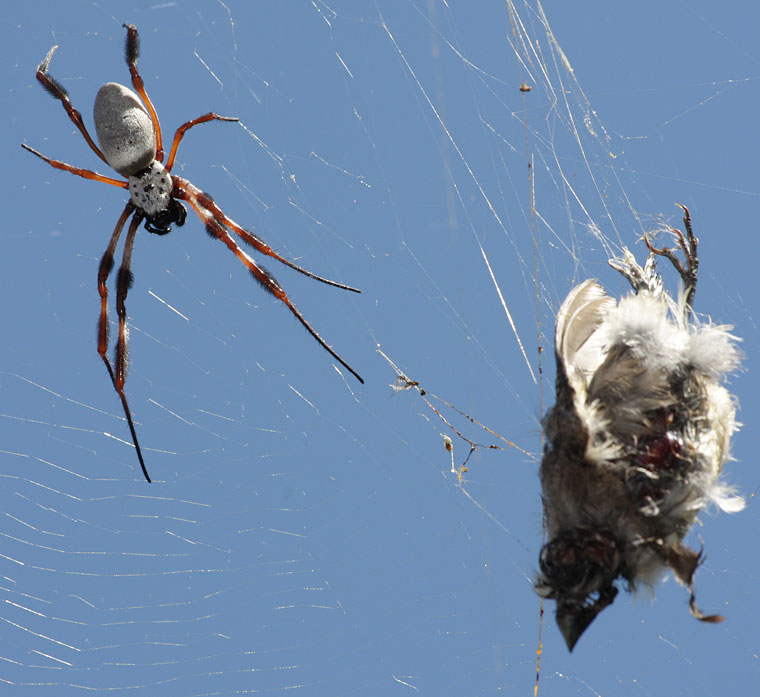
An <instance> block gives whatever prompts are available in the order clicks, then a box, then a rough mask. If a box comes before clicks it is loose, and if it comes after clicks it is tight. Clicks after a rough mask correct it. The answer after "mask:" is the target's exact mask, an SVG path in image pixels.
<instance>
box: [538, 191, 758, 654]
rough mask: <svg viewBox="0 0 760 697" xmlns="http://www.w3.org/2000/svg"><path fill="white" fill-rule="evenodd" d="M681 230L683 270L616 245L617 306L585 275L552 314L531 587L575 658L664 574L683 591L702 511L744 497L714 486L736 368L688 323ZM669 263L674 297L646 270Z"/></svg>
mask: <svg viewBox="0 0 760 697" xmlns="http://www.w3.org/2000/svg"><path fill="white" fill-rule="evenodd" d="M682 208H683V211H684V225H685V227H686V236H684V235H683V233H681V232H680V231H679V230H675V229H673V230H672V232H673V233H674V234H675V236H676V239H677V241H678V245H679V247H680V249H681V251H682V252H683V253H684V255H685V257H686V261H685V263H682V262H681V261H680V259H678V257H677V256H676V254H675V252H674V251H673V250H671V249H668V248H663V249H656V248H655V247H653V246H652V245H651V244H650V243H649V241H648V240H647V246H648V247H649V250H650V256H649V258H648V259H647V262H646V264H645V266H644V267H643V268H642V267H641V266H639V265H638V264H637V263H636V260H635V259H634V257H633V255H632V254H631V253H630V252H629V251H628V250H624V256H623V258H622V259H617V260H613V261H612V262H610V263H611V265H612V266H613V268H615V269H616V270H618V271H619V272H620V273H621V274H622V275H623V276H624V277H625V278H626V279H627V280H628V281H629V282H630V283H631V285H632V287H633V293H631V294H629V295H628V296H627V297H624V298H623V299H621V300H620V301H619V302H616V301H615V300H613V299H612V298H610V297H608V296H607V294H606V293H605V292H604V290H603V289H602V288H601V287H600V286H599V285H598V284H597V283H596V282H595V281H593V280H588V281H584V282H583V283H581V284H580V285H578V286H576V287H575V288H574V289H573V290H572V291H570V294H569V295H568V296H567V299H566V300H565V301H564V302H563V303H562V307H561V308H560V310H559V313H558V314H557V325H556V336H555V351H556V360H557V384H556V392H557V401H556V404H555V406H554V407H553V408H552V409H550V410H549V411H548V413H547V414H546V416H545V418H544V422H543V426H544V432H545V434H546V448H545V452H544V457H543V460H542V463H541V470H540V475H541V486H542V496H543V503H544V514H545V516H546V521H547V524H548V542H547V544H546V545H545V546H544V547H543V549H542V550H541V556H540V569H541V571H540V574H539V576H538V578H537V580H536V591H537V592H538V593H539V594H540V595H542V596H543V597H545V598H551V599H554V600H555V601H556V603H557V608H556V620H557V624H558V626H559V629H560V631H561V633H562V635H563V637H564V639H565V641H566V643H567V646H568V648H569V649H570V650H571V651H572V649H573V647H574V646H575V644H576V642H577V641H578V639H579V638H580V636H581V635H582V634H583V632H584V631H585V630H586V629H587V628H588V626H589V625H590V624H591V622H593V620H594V618H595V617H596V616H597V615H598V614H599V613H600V612H601V611H602V610H603V609H604V608H605V607H607V606H608V605H610V604H612V602H613V600H614V599H615V596H616V595H617V593H618V589H617V588H616V587H615V582H616V580H617V579H622V580H623V581H624V582H625V583H626V584H627V588H628V590H629V591H633V590H636V589H637V588H639V587H640V586H642V585H643V586H645V587H649V588H651V587H653V585H654V583H655V582H656V581H657V580H658V578H659V577H660V576H661V575H662V574H663V572H665V571H667V570H670V571H672V572H673V574H674V576H675V578H676V579H677V580H678V581H680V582H681V583H682V584H683V585H685V586H686V587H687V588H688V589H689V591H690V593H691V597H690V601H689V605H690V609H691V612H692V614H693V615H694V616H695V617H696V618H697V619H699V620H702V621H705V622H719V621H721V620H722V617H720V616H719V615H709V616H708V615H704V614H703V613H702V612H701V611H700V610H699V609H698V608H697V606H696V603H695V599H694V590H693V583H694V572H695V571H696V569H697V567H698V566H699V564H700V562H701V560H702V554H701V552H695V551H694V550H692V549H689V548H688V547H687V546H686V545H684V544H683V538H684V536H685V535H686V533H687V532H688V530H689V528H690V527H691V525H692V524H693V523H694V521H695V519H696V516H697V514H698V513H699V511H700V510H701V509H702V508H704V507H705V506H706V505H707V504H709V503H713V504H715V505H717V506H718V507H719V508H720V509H722V510H723V511H726V512H736V511H739V510H741V509H742V508H743V507H744V500H743V499H742V498H741V497H740V496H737V495H735V494H734V492H733V490H732V489H731V488H730V487H728V486H726V485H725V484H722V483H721V482H720V481H719V477H720V474H721V471H722V469H723V465H724V464H725V462H726V461H727V460H728V459H729V454H730V445H731V437H732V435H733V433H734V432H735V430H736V428H737V426H736V421H735V412H736V405H735V400H734V398H733V397H732V396H731V395H730V394H729V392H728V390H727V389H726V388H725V386H724V385H723V378H724V376H725V375H726V374H727V373H730V372H732V371H734V370H735V369H736V368H737V367H738V364H739V352H738V350H737V348H736V341H737V340H736V338H735V337H734V336H732V335H731V333H730V330H731V327H728V326H717V325H713V324H710V323H709V322H701V321H699V320H697V318H696V317H695V316H694V313H693V311H692V302H693V298H694V292H695V290H696V282H697V265H698V259H697V239H696V237H695V236H694V234H693V232H692V227H691V218H690V215H689V211H688V210H687V209H686V208H685V207H683V206H682ZM657 256H664V257H666V258H667V259H668V260H669V261H670V262H671V263H672V264H673V266H674V267H675V268H676V270H677V271H678V273H679V274H680V276H681V279H682V282H683V284H684V289H683V293H682V295H681V296H680V297H679V300H678V301H676V300H674V299H673V298H672V297H671V296H670V295H668V294H667V293H666V292H665V289H664V287H663V283H662V279H661V277H660V276H659V275H658V274H657V273H656V271H655V259H656V257H657Z"/></svg>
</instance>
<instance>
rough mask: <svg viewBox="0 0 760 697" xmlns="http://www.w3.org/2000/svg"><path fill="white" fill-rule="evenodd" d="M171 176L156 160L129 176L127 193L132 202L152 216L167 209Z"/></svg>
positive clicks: (169, 198) (169, 199) (169, 200)
mask: <svg viewBox="0 0 760 697" xmlns="http://www.w3.org/2000/svg"><path fill="white" fill-rule="evenodd" d="M171 192H172V178H171V175H170V174H169V172H167V171H166V167H164V166H163V165H162V164H161V163H160V162H159V161H158V160H153V162H152V163H151V164H150V166H149V167H148V168H147V169H145V170H143V171H142V172H140V173H139V174H135V175H133V176H131V177H130V178H129V193H130V195H131V196H132V203H134V204H135V205H136V206H137V207H138V208H140V209H141V210H143V211H145V214H146V215H147V217H148V218H153V217H155V216H156V215H158V214H159V213H162V212H163V211H165V210H167V209H168V208H169V204H170V202H171Z"/></svg>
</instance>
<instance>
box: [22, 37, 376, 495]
mask: <svg viewBox="0 0 760 697" xmlns="http://www.w3.org/2000/svg"><path fill="white" fill-rule="evenodd" d="M124 28H125V29H126V30H127V38H126V62H127V66H128V67H129V72H130V75H131V76H132V86H133V87H134V88H135V90H136V91H137V94H135V92H133V91H132V90H130V89H129V88H127V87H125V86H124V85H120V84H118V83H116V82H108V83H106V84H105V85H103V86H102V87H101V88H100V90H98V94H97V95H96V97H95V106H94V121H95V131H96V132H97V136H98V142H99V143H100V147H98V146H97V145H95V143H94V142H93V140H92V138H91V137H90V134H89V133H88V132H87V128H86V127H85V125H84V122H83V121H82V116H81V114H80V113H79V112H78V111H77V110H76V109H75V108H74V107H73V106H72V104H71V100H70V99H69V96H68V93H67V92H66V89H65V88H64V87H63V86H62V85H61V84H60V83H59V82H57V81H56V80H55V79H54V78H53V77H51V76H50V75H49V74H48V68H49V66H50V60H51V58H52V57H53V53H55V51H56V49H57V48H58V46H53V47H52V48H51V49H50V51H48V54H47V56H45V60H43V61H42V63H40V65H39V67H38V68H37V80H39V82H40V83H41V84H42V86H43V87H44V88H45V90H47V91H48V92H49V93H50V94H51V95H52V96H53V97H54V98H55V99H58V100H59V101H60V102H61V104H62V105H63V108H64V109H65V110H66V113H67V114H68V115H69V118H70V119H71V120H72V121H73V122H74V124H75V125H76V127H77V128H78V129H79V131H80V133H81V134H82V136H83V137H84V139H85V140H86V141H87V144H88V145H89V146H90V148H91V149H92V150H93V152H94V153H95V154H96V155H97V156H98V157H99V158H100V159H101V160H103V162H105V163H106V164H107V165H108V166H109V167H111V168H112V169H114V170H115V171H116V172H118V173H119V174H121V175H122V176H123V177H125V180H122V179H112V178H111V177H106V176H103V175H102V174H98V173H97V172H93V171H92V170H89V169H82V168H80V167H74V166H72V165H69V164H66V163H65V162H61V161H59V160H52V159H50V158H49V157H46V156H45V155H43V154H41V153H39V152H37V151H36V150H34V149H33V148H30V147H29V146H28V145H23V144H22V147H23V148H25V149H26V150H28V151H29V152H31V153H33V154H34V155H37V157H39V158H41V159H43V160H44V161H45V162H47V163H48V164H49V165H51V166H52V167H55V168H56V169H62V170H65V171H67V172H71V173H72V174H76V175H77V176H80V177H84V178H85V179H93V180H95V181H99V182H103V183H104V184H111V185H112V186H117V187H119V188H121V189H128V190H129V194H130V200H129V201H128V202H127V204H126V206H125V207H124V210H123V211H122V213H121V215H120V216H119V220H118V221H117V222H116V228H115V229H114V231H113V234H112V235H111V240H110V242H109V243H108V247H107V248H106V251H105V253H104V254H103V257H102V258H101V260H100V266H99V267H98V293H99V294H100V319H99V321H98V353H99V354H100V357H101V358H102V359H103V362H104V363H105V365H106V368H107V369H108V374H109V375H110V377H111V381H112V382H113V386H114V388H115V389H116V392H117V393H118V394H119V398H120V399H121V404H122V407H123V408H124V414H125V416H126V418H127V423H128V424H129V430H130V433H131V434H132V442H133V443H134V446H135V450H136V451H137V458H138V460H139V461H140V467H142V471H143V474H144V475H145V479H147V480H148V481H149V482H150V481H151V479H150V476H149V475H148V470H147V468H146V467H145V461H144V460H143V455H142V451H141V450H140V443H139V441H138V439H137V432H136V430H135V425H134V421H133V420H132V414H131V412H130V409H129V404H128V403H127V397H126V395H125V393H124V382H125V380H126V370H127V353H128V350H127V330H126V324H127V312H126V308H125V302H126V299H127V292H128V291H129V288H130V287H131V285H132V281H133V276H132V272H131V271H130V263H131V258H132V247H133V246H134V241H135V234H136V233H137V229H138V227H139V226H140V223H141V222H143V221H145V229H146V230H147V231H148V232H152V233H154V234H157V235H165V234H167V233H168V232H171V229H172V228H171V226H172V223H176V224H177V225H183V224H184V222H185V218H186V216H187V209H186V208H185V205H184V204H183V203H182V201H185V202H186V203H187V204H189V205H190V207H191V208H192V209H193V210H194V211H195V213H196V214H197V215H198V217H199V218H200V219H201V221H202V222H203V223H204V225H205V226H206V232H207V233H208V234H209V235H210V236H211V237H212V238H214V239H218V240H220V241H221V242H223V243H224V244H225V245H226V246H227V248H228V249H229V250H230V251H231V252H232V253H233V254H234V255H235V256H236V257H237V258H238V259H239V260H240V261H241V262H242V263H243V264H244V265H245V266H246V267H247V268H248V270H249V271H250V272H251V275H252V276H253V277H254V279H256V281H258V282H259V283H260V284H261V286H262V287H263V288H264V290H266V291H268V292H269V293H271V294H272V295H274V296H275V297H276V298H277V299H278V300H281V301H282V302H283V303H285V305H286V306H287V307H288V309H289V310H290V311H291V312H292V313H293V314H294V315H295V317H296V318H297V319H298V321H299V322H300V323H301V324H302V325H303V326H304V327H305V328H306V330H307V331H308V332H309V333H310V334H311V335H312V336H313V337H314V338H315V339H316V340H317V342H319V344H320V345H321V346H322V348H324V349H325V350H326V351H327V352H328V353H330V355H331V356H332V357H333V358H335V359H336V360H337V361H338V362H339V363H340V364H341V365H342V366H343V367H345V368H346V369H347V370H348V371H349V372H350V373H351V374H352V375H353V376H354V377H355V378H356V379H357V380H358V381H359V382H361V383H364V380H363V379H362V378H361V376H360V375H359V374H358V373H357V372H356V371H355V370H354V369H353V368H352V367H351V366H350V365H349V364H348V363H346V361H344V360H343V359H342V358H341V357H340V356H339V355H338V353H337V352H336V351H335V350H333V348H332V347H330V346H329V345H328V344H327V342H326V341H325V340H324V339H323V338H322V337H321V336H320V335H319V334H318V333H317V332H316V330H315V329H314V328H313V327H312V326H311V324H309V322H307V321H306V318H305V317H304V316H303V315H302V314H301V313H300V312H299V310H298V309H297V308H296V307H295V305H294V304H293V303H292V301H291V300H290V298H289V297H288V295H287V294H286V293H285V291H284V290H283V288H282V286H280V284H279V283H278V282H277V281H276V280H275V279H274V277H273V276H272V274H270V273H269V271H267V270H266V269H265V268H264V267H262V266H261V265H259V264H258V263H257V262H256V261H255V260H254V259H253V258H252V257H250V256H249V255H248V254H246V252H245V251H243V249H241V248H240V246H239V245H238V243H237V242H236V240H235V238H234V237H233V235H232V233H235V234H237V235H238V236H239V237H240V239H242V240H243V242H245V243H246V244H249V245H251V246H252V247H253V248H254V249H255V250H257V251H258V252H261V253H262V254H265V255H267V256H270V257H272V258H274V259H276V260H277V261H279V262H281V263H283V264H285V265H286V266H289V267H290V268H292V269H295V270H296V271H298V272H299V273H302V274H304V275H306V276H308V277H309V278H313V279H315V280H317V281H321V282H322V283H326V284H328V285H331V286H336V287H338V288H342V289H344V290H350V291H353V292H354V293H359V292H361V291H359V290H358V289H356V288H352V287H351V286H346V285H343V284H342V283H336V282H335V281H331V280H329V279H327V278H323V277H321V276H317V275H316V274H314V273H311V272H310V271H307V270H306V269H304V268H302V267H300V266H298V265H297V264H294V263H293V262H291V261H288V260H287V259H285V258H283V257H281V256H280V255H279V254H277V252H275V251H274V250H273V249H272V248H271V247H270V246H269V245H268V244H267V243H266V242H264V240H262V239H261V238H260V237H258V236H257V235H254V234H253V233H252V232H250V231H249V230H246V229H245V228H243V227H241V226H240V225H238V224H237V223H236V222H235V221H234V220H232V219H231V218H229V217H227V216H226V215H225V214H224V213H223V212H222V209H221V208H220V207H219V206H218V205H217V204H216V203H215V202H214V200H213V199H212V198H211V196H209V195H208V194H207V193H204V192H203V191H201V190H200V189H198V188H197V187H195V186H194V185H193V184H192V183H191V182H189V181H188V180H187V179H183V178H182V177H179V176H177V175H175V174H171V170H172V167H173V166H174V160H175V158H176V156H177V148H178V147H179V144H180V142H181V141H182V138H183V136H184V135H185V133H186V132H187V131H188V130H189V129H191V128H192V127H193V126H197V125H198V124H201V123H207V122H208V121H238V119H237V118H234V117H229V116H219V115H218V114H215V113H213V112H210V113H208V114H204V115H203V116H199V117H198V118H197V119H192V120H191V121H187V122H186V123H183V124H182V125H181V126H180V127H179V128H178V129H177V132H176V133H175V134H174V140H173V141H172V146H171V149H170V150H169V157H168V159H167V160H166V164H163V160H164V148H163V142H162V137H161V126H160V125H159V122H158V115H157V114H156V110H155V109H154V107H153V104H152V103H151V101H150V98H149V97H148V93H147V92H146V91H145V85H144V83H143V80H142V78H141V77H140V73H139V72H138V70H137V58H138V55H139V52H140V42H139V37H138V35H137V28H136V27H135V26H134V25H132V24H125V25H124ZM138 95H139V97H138ZM141 99H142V101H140V100H141ZM130 216H132V220H131V222H130V224H129V228H128V230H127V239H126V241H125V243H124V251H123V254H122V261H121V267H120V268H119V271H118V274H117V276H116V312H117V315H118V317H119V335H118V339H117V341H116V355H115V361H114V362H115V366H116V367H115V369H114V367H113V366H112V365H111V361H110V360H109V359H108V355H107V350H108V290H107V288H106V281H107V279H108V276H109V274H110V273H111V270H112V269H113V265H114V252H115V250H116V245H117V243H118V241H119V237H120V236H121V232H122V229H123V228H124V225H125V224H126V222H127V219H128V218H129V217H130Z"/></svg>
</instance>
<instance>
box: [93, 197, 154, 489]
mask: <svg viewBox="0 0 760 697" xmlns="http://www.w3.org/2000/svg"><path fill="white" fill-rule="evenodd" d="M134 209H135V206H134V204H133V203H132V202H131V201H130V202H129V203H127V205H126V206H125V208H124V211H123V212H122V214H121V216H120V217H119V220H118V221H117V223H116V227H115V228H114V231H113V235H111V240H110V242H109V243H108V247H106V251H105V252H104V254H103V256H102V258H101V260H100V265H99V267H98V293H99V294H100V318H99V320H98V354H100V357H101V358H102V359H103V363H105V364H106V369H107V370H108V374H109V376H110V377H111V382H112V383H113V386H114V389H115V390H116V392H117V393H118V394H119V398H120V399H121V406H122V408H123V409H124V416H125V417H126V419H127V424H128V425H129V432H130V433H131V435H132V442H133V443H134V446H135V450H136V451H137V459H138V460H139V461H140V467H142V471H143V474H144V475H145V479H147V480H148V482H150V481H151V478H150V475H149V474H148V470H147V468H146V467H145V461H144V460H143V456H142V450H141V449H140V442H139V441H138V439H137V431H136V429H135V424H134V421H133V420H132V412H131V411H130V409H129V403H128V402H127V396H126V394H125V393H124V381H125V379H126V362H127V351H128V350H127V331H126V322H127V312H126V307H125V301H126V298H127V291H128V290H129V287H130V286H131V285H132V273H131V271H130V270H129V266H130V263H131V259H132V247H133V245H134V241H135V234H136V232H137V228H138V227H139V226H140V223H141V222H142V219H143V215H142V213H139V212H138V213H135V215H134V217H133V218H132V222H131V223H130V225H129V230H128V231H127V240H126V242H125V243H124V253H123V257H122V262H121V267H120V268H119V272H118V275H117V278H116V312H117V314H118V316H119V338H118V340H117V343H116V370H115V371H114V369H113V366H112V365H111V361H110V360H109V359H108V287H107V285H106V281H107V280H108V276H109V274H110V273H111V270H112V269H113V262H114V252H115V251H116V245H117V243H118V241H119V237H120V236H121V231H122V230H123V229H124V224H125V223H126V222H127V218H129V216H130V215H131V214H132V211H134Z"/></svg>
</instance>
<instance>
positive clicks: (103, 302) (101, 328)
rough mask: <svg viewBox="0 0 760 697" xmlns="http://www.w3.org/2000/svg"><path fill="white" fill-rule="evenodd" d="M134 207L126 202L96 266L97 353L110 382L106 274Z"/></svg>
mask: <svg viewBox="0 0 760 697" xmlns="http://www.w3.org/2000/svg"><path fill="white" fill-rule="evenodd" d="M134 209H135V207H134V204H132V202H130V203H128V204H127V205H126V206H125V208H124V211H123V212H122V214H121V216H119V220H118V221H117V223H116V227H115V228H114V231H113V234H112V235H111V241H110V242H109V243H108V247H106V251H105V252H104V253H103V256H102V257H101V259H100V264H99V266H98V293H99V295H100V316H99V318H98V353H99V354H100V357H101V358H102V359H103V361H104V362H105V364H106V368H107V369H108V374H109V375H110V376H111V382H113V383H114V384H115V383H116V378H115V376H114V374H113V369H112V368H111V363H110V362H109V360H108V285H107V281H108V276H109V274H110V273H111V270H112V269H113V261H114V252H115V251H116V245H117V244H118V242H119V237H120V236H121V231H122V230H123V229H124V224H125V223H126V222H127V218H129V216H130V215H132V211H134Z"/></svg>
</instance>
